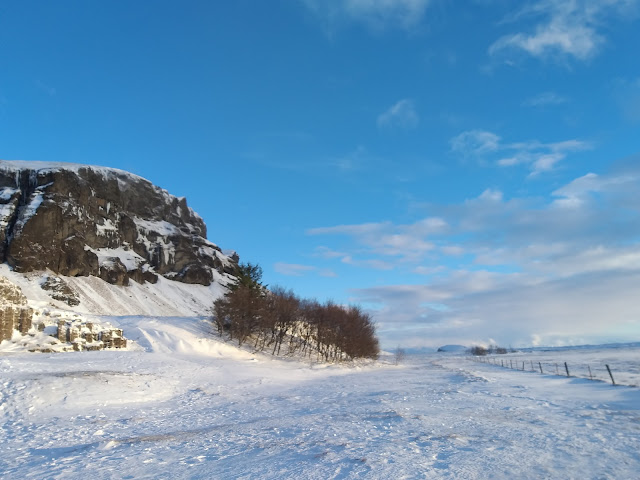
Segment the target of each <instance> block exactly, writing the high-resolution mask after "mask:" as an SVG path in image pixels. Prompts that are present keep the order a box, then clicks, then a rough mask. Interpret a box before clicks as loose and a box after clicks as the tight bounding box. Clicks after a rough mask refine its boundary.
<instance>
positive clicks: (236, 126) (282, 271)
mask: <svg viewBox="0 0 640 480" xmlns="http://www.w3.org/2000/svg"><path fill="white" fill-rule="evenodd" d="M639 19H640V1H638V0H573V1H570V0H565V1H555V0H533V1H524V2H510V1H506V0H469V1H467V2H453V1H450V0H272V1H268V2H262V1H248V0H236V1H234V2H206V1H185V2H169V1H157V2H129V1H126V2H125V1H117V0H116V1H108V2H107V1H94V2H86V1H70V0H60V1H57V2H50V1H30V0H27V1H24V2H0V68H1V71H2V74H1V75H0V158H3V159H12V160H46V161H67V162H77V163H89V164H97V165H104V166H110V167H115V168H121V169H125V170H129V171H132V172H134V173H136V174H138V175H141V176H143V177H145V178H148V179H149V180H151V181H152V182H154V183H156V184H158V185H160V186H162V187H163V188H166V189H167V190H169V191H170V192H171V193H173V194H175V195H178V196H186V197H187V199H188V202H189V205H190V206H191V207H192V208H194V209H195V210H196V211H197V212H198V213H199V214H200V215H201V216H202V217H203V218H204V220H205V221H206V223H207V225H208V228H209V239H210V240H211V241H213V242H215V243H217V244H218V245H220V247H221V248H223V249H233V250H236V251H238V253H239V254H240V256H241V258H242V259H243V260H244V261H250V262H253V263H259V264H260V265H261V266H262V267H263V269H264V274H265V275H264V278H265V281H266V282H267V283H269V284H271V285H275V284H279V285H283V286H286V287H290V288H293V289H294V290H295V291H296V292H297V293H298V294H299V295H301V296H304V297H315V298H318V299H320V300H325V299H333V300H335V301H338V302H345V303H348V302H351V303H360V304H362V305H364V306H365V307H366V308H368V309H371V311H372V312H373V315H374V318H375V319H376V321H377V324H378V332H379V334H380V336H381V339H382V343H383V346H385V347H395V345H404V346H407V347H421V346H431V347H437V346H439V345H441V344H444V343H463V344H471V343H473V342H492V341H495V342H498V343H500V344H503V345H509V344H511V345H514V346H517V345H531V344H540V345H556V344H567V343H568V344H578V343H587V342H591V343H593V342H606V341H632V340H633V341H637V340H640V302H638V301H637V298H638V291H639V287H640V222H639V220H640V218H639V217H640V206H639V205H640V62H639V61H638V54H637V46H638V45H640V28H639V21H638V20H639Z"/></svg>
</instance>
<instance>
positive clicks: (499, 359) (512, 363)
mask: <svg viewBox="0 0 640 480" xmlns="http://www.w3.org/2000/svg"><path fill="white" fill-rule="evenodd" d="M470 358H471V359H472V360H473V361H474V362H477V363H484V364H488V365H493V366H496V367H500V368H508V369H511V370H519V371H523V372H535V373H539V374H543V375H558V376H564V377H573V378H584V379H587V380H593V381H598V382H606V383H610V384H612V385H626V386H630V387H637V386H638V383H634V382H633V379H632V378H629V376H628V375H622V376H619V378H618V379H616V371H615V368H614V366H611V365H610V364H608V363H604V364H595V363H594V364H584V363H568V362H566V361H555V360H549V359H537V358H536V359H532V358H529V359H526V358H522V357H513V356H510V355H509V356H505V355H486V356H472V357H470ZM624 373H626V372H624Z"/></svg>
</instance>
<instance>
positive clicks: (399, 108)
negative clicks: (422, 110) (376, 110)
mask: <svg viewBox="0 0 640 480" xmlns="http://www.w3.org/2000/svg"><path fill="white" fill-rule="evenodd" d="M418 123H420V117H419V116H418V113H417V112H416V109H415V106H414V103H413V100H410V99H407V98H405V99H403V100H400V101H398V102H396V103H395V104H393V105H392V106H391V107H389V109H387V111H385V112H384V113H381V114H380V115H378V127H379V128H394V127H397V128H415V127H417V126H418Z"/></svg>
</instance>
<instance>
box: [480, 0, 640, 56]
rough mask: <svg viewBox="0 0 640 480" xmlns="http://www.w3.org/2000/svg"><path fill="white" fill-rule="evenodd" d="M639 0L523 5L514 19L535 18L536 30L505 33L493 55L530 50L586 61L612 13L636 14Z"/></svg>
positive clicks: (577, 0) (576, 0) (545, 1)
mask: <svg viewBox="0 0 640 480" xmlns="http://www.w3.org/2000/svg"><path fill="white" fill-rule="evenodd" d="M637 4H638V2H637V1H636V0H541V1H538V2H536V3H533V4H530V5H528V6H526V7H524V8H523V9H521V10H520V11H519V12H518V13H517V14H516V15H514V16H513V18H512V19H511V21H513V22H517V21H519V20H521V19H523V18H526V19H530V18H534V19H536V21H537V20H538V19H541V20H539V21H538V23H537V24H536V25H535V27H534V28H533V31H528V32H518V33H511V34H507V35H504V36H502V37H501V38H499V39H498V40H497V41H496V42H494V43H493V44H492V45H491V46H490V47H489V54H490V55H497V54H501V53H510V52H513V51H521V52H526V53H527V54H529V55H531V56H534V57H537V58H549V57H556V58H558V57H559V58H574V59H577V60H581V61H585V60H588V59H590V58H591V57H593V56H594V55H596V54H597V53H598V51H599V50H600V48H601V47H602V45H603V44H604V43H605V41H606V38H605V36H604V34H603V32H604V31H605V30H606V25H607V22H608V20H610V18H611V17H625V16H630V15H634V14H635V10H636V6H637Z"/></svg>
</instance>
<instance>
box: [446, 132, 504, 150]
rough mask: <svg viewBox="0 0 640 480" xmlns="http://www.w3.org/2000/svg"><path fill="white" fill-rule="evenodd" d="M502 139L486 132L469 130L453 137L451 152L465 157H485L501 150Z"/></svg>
mask: <svg viewBox="0 0 640 480" xmlns="http://www.w3.org/2000/svg"><path fill="white" fill-rule="evenodd" d="M500 140H501V139H500V137H499V136H498V135H496V134H495V133H491V132H487V131H485V130H469V131H466V132H462V133H461V134H459V135H457V136H455V137H453V138H452V139H451V141H450V142H449V143H450V144H451V150H452V151H453V152H456V153H459V154H461V155H464V156H477V155H483V154H485V153H488V152H495V151H496V150H498V149H499V148H500Z"/></svg>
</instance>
